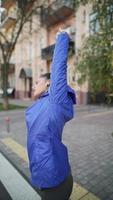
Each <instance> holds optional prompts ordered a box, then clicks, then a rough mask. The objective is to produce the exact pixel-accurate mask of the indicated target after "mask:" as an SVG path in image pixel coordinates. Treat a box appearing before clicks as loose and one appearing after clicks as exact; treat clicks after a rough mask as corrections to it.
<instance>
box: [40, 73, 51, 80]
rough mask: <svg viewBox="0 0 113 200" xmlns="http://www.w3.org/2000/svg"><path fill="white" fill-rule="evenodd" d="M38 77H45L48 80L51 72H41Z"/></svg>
mask: <svg viewBox="0 0 113 200" xmlns="http://www.w3.org/2000/svg"><path fill="white" fill-rule="evenodd" d="M40 77H41V78H46V79H47V80H50V78H51V73H45V74H41V76H40Z"/></svg>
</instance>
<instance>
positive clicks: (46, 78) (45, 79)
mask: <svg viewBox="0 0 113 200" xmlns="http://www.w3.org/2000/svg"><path fill="white" fill-rule="evenodd" d="M50 75H51V74H50V73H45V74H42V75H41V76H40V77H39V79H38V80H37V81H36V84H35V86H34V87H33V91H34V93H33V98H34V99H35V100H36V99H37V98H39V97H40V96H41V95H42V93H44V92H45V91H47V90H48V87H49V86H50Z"/></svg>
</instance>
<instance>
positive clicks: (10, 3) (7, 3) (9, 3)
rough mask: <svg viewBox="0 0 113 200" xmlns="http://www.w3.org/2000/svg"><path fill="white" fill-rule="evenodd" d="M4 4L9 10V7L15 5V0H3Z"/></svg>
mask: <svg viewBox="0 0 113 200" xmlns="http://www.w3.org/2000/svg"><path fill="white" fill-rule="evenodd" d="M2 2H3V3H2V6H3V7H4V8H6V9H7V10H9V8H10V7H11V6H13V4H14V3H15V0H2Z"/></svg>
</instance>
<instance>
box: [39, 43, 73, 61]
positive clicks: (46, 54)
mask: <svg viewBox="0 0 113 200" xmlns="http://www.w3.org/2000/svg"><path fill="white" fill-rule="evenodd" d="M54 48H55V44H53V45H50V46H48V47H46V48H44V49H42V52H41V57H42V59H44V60H52V57H53V52H54ZM73 54H75V43H74V42H73V41H71V42H70V45H69V55H73Z"/></svg>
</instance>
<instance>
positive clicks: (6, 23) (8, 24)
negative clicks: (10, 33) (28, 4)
mask: <svg viewBox="0 0 113 200" xmlns="http://www.w3.org/2000/svg"><path fill="white" fill-rule="evenodd" d="M14 24H15V18H13V17H6V19H5V20H4V21H3V23H2V24H1V25H0V27H2V28H4V29H5V30H6V31H7V30H9V29H10V28H11V27H12V26H13V25H14Z"/></svg>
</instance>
